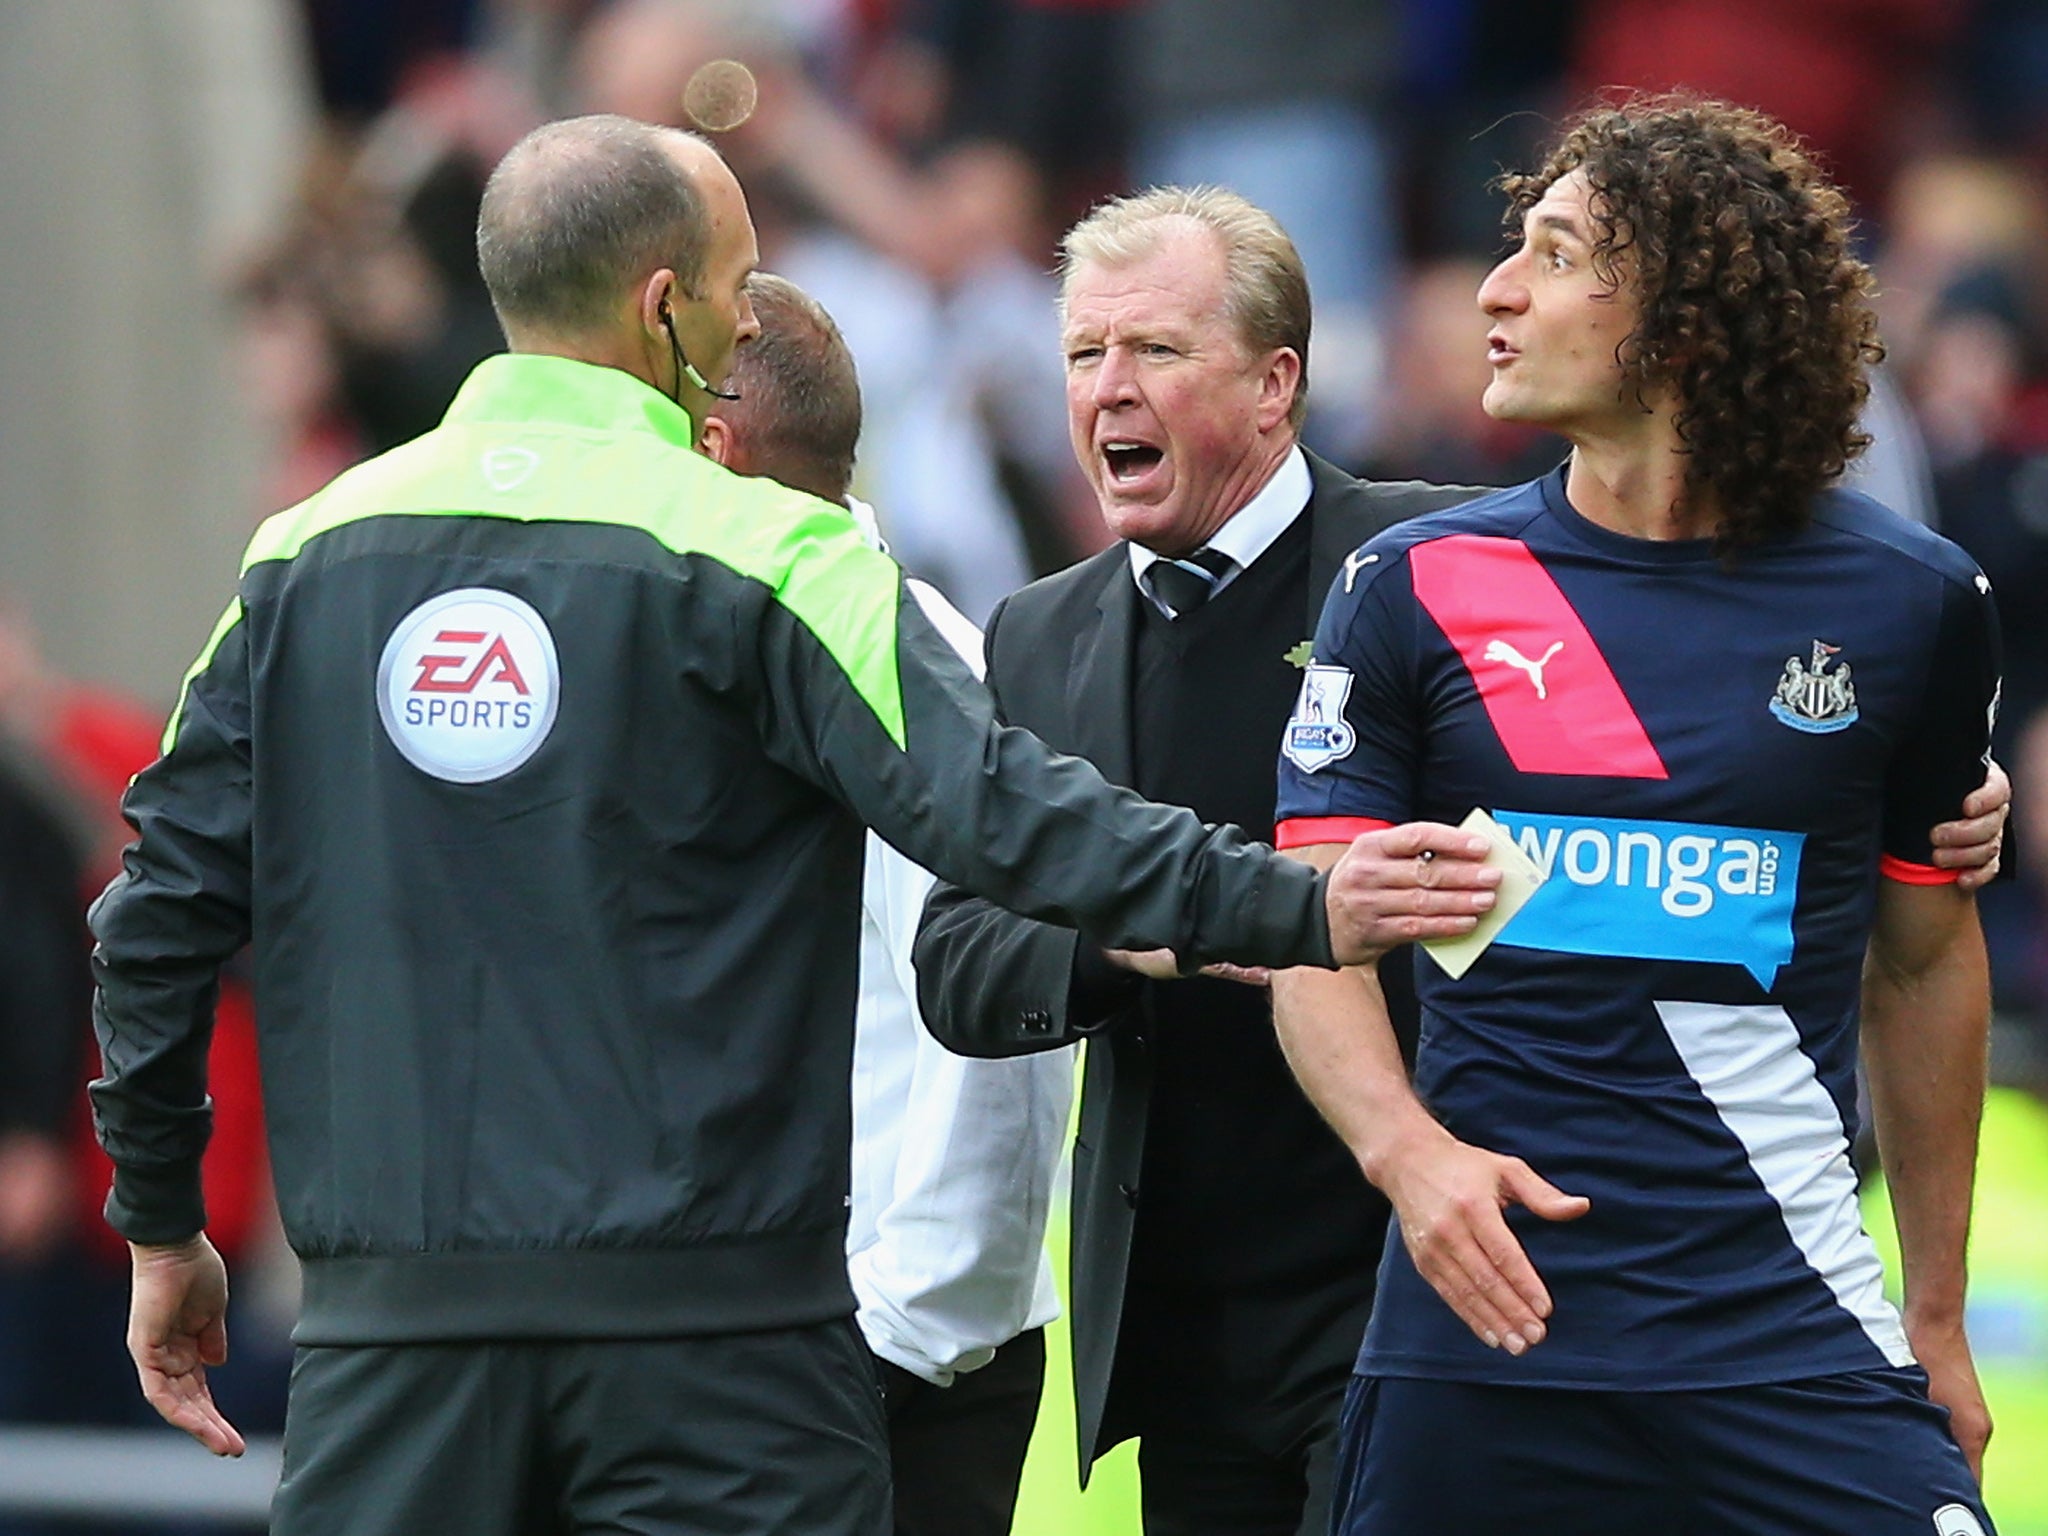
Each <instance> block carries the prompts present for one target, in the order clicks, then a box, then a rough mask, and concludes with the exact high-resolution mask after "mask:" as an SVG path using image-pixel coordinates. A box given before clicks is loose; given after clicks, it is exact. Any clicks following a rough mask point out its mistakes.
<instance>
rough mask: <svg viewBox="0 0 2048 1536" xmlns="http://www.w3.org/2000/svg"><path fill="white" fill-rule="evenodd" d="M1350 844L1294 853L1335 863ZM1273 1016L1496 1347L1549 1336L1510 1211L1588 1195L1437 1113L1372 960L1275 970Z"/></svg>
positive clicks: (1443, 1287)
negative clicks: (1455, 1128) (1464, 1137)
mask: <svg viewBox="0 0 2048 1536" xmlns="http://www.w3.org/2000/svg"><path fill="white" fill-rule="evenodd" d="M1339 852H1341V849H1339V848H1337V847H1335V846H1328V845H1326V846H1323V847H1319V848H1301V849H1296V850H1293V851H1292V854H1293V856H1294V857H1297V858H1301V859H1304V860H1305V861H1307V862H1310V863H1319V864H1322V865H1324V866H1325V867H1327V865H1328V864H1329V863H1330V862H1332V861H1334V859H1335V858H1336V856H1337V855H1338V853H1339ZM1273 1015H1274V1020H1275V1024H1276V1027H1277V1028H1278V1030H1279V1035H1280V1045H1281V1049H1282V1050H1283V1051H1284V1052H1285V1053H1286V1056H1287V1061H1288V1065H1289V1066H1290V1067H1291V1068H1292V1069H1293V1071H1294V1074H1295V1076H1296V1077H1297V1078H1298V1079H1299V1080H1300V1082H1301V1085H1302V1089H1303V1091H1304V1092H1306V1093H1307V1094H1308V1096H1309V1099H1310V1101H1311V1102H1312V1103H1314V1104H1315V1106H1316V1108H1317V1109H1318V1110H1320V1111H1321V1112H1322V1114H1323V1117H1324V1118H1325V1119H1326V1120H1328V1121H1329V1122H1330V1125H1331V1126H1332V1128H1334V1129H1335V1130H1336V1132H1337V1134H1338V1135H1339V1136H1341V1137H1342V1138H1343V1139H1344V1142H1345V1144H1346V1145H1347V1146H1349V1147H1350V1148H1351V1151H1352V1155H1353V1156H1355V1157H1356V1158H1357V1159H1358V1163H1359V1166H1360V1168H1362V1169H1363V1170H1364V1172H1365V1175H1366V1177H1367V1178H1368V1179H1370V1180H1371V1181H1372V1182H1373V1183H1374V1184H1375V1185H1377V1186H1378V1187H1379V1188H1380V1189H1381V1190H1382V1191H1383V1192H1384V1193H1385V1194H1386V1196H1387V1199H1388V1201H1389V1203H1391V1204H1392V1205H1393V1207H1394V1212H1395V1216H1396V1218H1397V1219H1398V1220H1399V1222H1400V1226H1401V1241H1402V1243H1403V1244H1404V1245H1405V1246H1406V1248H1407V1250H1408V1254H1409V1257H1410V1258H1411V1259H1413V1260H1414V1262H1415V1267H1416V1269H1417V1270H1418V1271H1419V1272H1420V1273H1421V1275H1422V1277H1423V1278H1424V1279H1425V1280H1427V1281H1428V1282H1429V1283H1430V1285H1431V1286H1432V1287H1433V1288H1434V1289H1435V1290H1436V1292H1437V1294H1438V1295H1440V1296H1442V1297H1443V1299H1444V1301H1445V1302H1446V1304H1448V1305H1449V1306H1450V1308H1451V1310H1452V1311H1454V1312H1456V1313H1457V1314H1458V1317H1459V1318H1460V1319H1461V1320H1462V1321H1463V1322H1464V1323H1465V1325H1466V1326H1467V1327H1468V1328H1470V1329H1471V1330H1472V1331H1473V1333H1474V1334H1476V1335H1477V1336H1478V1337H1479V1338H1480V1339H1481V1340H1482V1341H1484V1342H1485V1343H1486V1344H1487V1345H1488V1346H1489V1347H1491V1348H1504V1349H1506V1350H1507V1351H1508V1352H1509V1353H1510V1354H1515V1355H1519V1354H1521V1353H1522V1352H1523V1351H1525V1350H1527V1349H1529V1348H1531V1347H1533V1346H1534V1345H1536V1344H1538V1343H1540V1342H1542V1339H1543V1336H1544V1333H1545V1328H1544V1322H1543V1320H1544V1319H1545V1318H1547V1317H1548V1316H1549V1315H1550V1310H1551V1304H1550V1294H1549V1292H1548V1291H1547V1290H1546V1289H1545V1288H1544V1286H1543V1282H1542V1280H1541V1279H1540V1278H1539V1277H1538V1276H1537V1274H1536V1270H1535V1267H1534V1266H1533V1265H1532V1264H1530V1262H1529V1259H1528V1255H1527V1254H1526V1253H1524V1252H1523V1250H1522V1246H1521V1244H1520V1243H1519V1242H1518V1241H1516V1239H1515V1236H1514V1233H1513V1232H1512V1231H1510V1230H1509V1228H1508V1225H1507V1221H1506V1219H1505V1217H1504V1216H1503V1214H1502V1212H1503V1211H1504V1210H1505V1208H1506V1207H1507V1206H1508V1205H1509V1204H1510V1203H1519V1204H1522V1205H1526V1206H1528V1207H1529V1208H1530V1209H1531V1210H1533V1211H1535V1212H1536V1213H1537V1214H1539V1215H1541V1216H1544V1217H1546V1218H1548V1219H1550V1220H1554V1221H1557V1220H1570V1219H1572V1218H1573V1217H1575V1216H1579V1215H1581V1214H1583V1213H1584V1211H1585V1209H1586V1202H1585V1201H1584V1200H1581V1199H1577V1198H1574V1197H1572V1196H1569V1195H1565V1194H1563V1193H1562V1192H1560V1191H1559V1190H1557V1189H1555V1188H1553V1187H1552V1186H1551V1185H1549V1184H1548V1183H1546V1182H1545V1181H1544V1180H1543V1179H1541V1178H1540V1177H1538V1176H1537V1175H1536V1173H1535V1172H1534V1171H1533V1170H1531V1169H1530V1167H1529V1166H1528V1164H1526V1163H1524V1162H1523V1161H1522V1160H1521V1159H1520V1158H1516V1157H1504V1156H1501V1155H1499V1154H1497V1153H1493V1152H1489V1151H1486V1150H1485V1149H1484V1148H1480V1147H1474V1146H1469V1145H1467V1144H1466V1143H1464V1142H1462V1141H1459V1140H1458V1139H1457V1138H1456V1137H1455V1136H1453V1135H1451V1133H1450V1132H1449V1131H1447V1130H1445V1129H1444V1128H1443V1127H1442V1126H1441V1125H1439V1124H1438V1123H1437V1122H1436V1120H1435V1118H1434V1117H1432V1116H1431V1115H1430V1113H1429V1111H1428V1110H1427V1109H1426V1108H1425V1107H1424V1105H1423V1104H1422V1102H1421V1100H1420V1099H1418V1098H1417V1097H1416V1095H1415V1091H1414V1089H1413V1088H1412V1087H1411V1086H1410V1085H1409V1082H1408V1074H1407V1068H1406V1066H1405V1065H1404V1064H1403V1062H1402V1060H1401V1053H1400V1048H1399V1047H1398V1046H1397V1045H1396V1043H1395V1039H1394V1030H1393V1025H1392V1023H1391V1022H1390V1021H1389V1019H1388V1017H1387V1007H1386V1000H1385V998H1384V997H1383V996H1382V995H1381V993H1380V987H1379V978H1378V977H1377V976H1376V975H1375V974H1374V973H1373V972H1372V971H1371V970H1370V969H1369V968H1358V969H1352V970H1344V971H1335V972H1332V971H1318V970H1293V971H1280V972H1276V973H1275V974H1274V976H1273Z"/></svg>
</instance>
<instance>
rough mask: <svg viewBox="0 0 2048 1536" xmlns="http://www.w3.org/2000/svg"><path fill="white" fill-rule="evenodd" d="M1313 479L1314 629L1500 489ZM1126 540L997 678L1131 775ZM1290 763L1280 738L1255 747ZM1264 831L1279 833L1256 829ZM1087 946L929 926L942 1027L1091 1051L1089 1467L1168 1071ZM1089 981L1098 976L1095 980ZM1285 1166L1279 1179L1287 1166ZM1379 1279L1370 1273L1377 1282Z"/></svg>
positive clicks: (930, 998) (1029, 630) (1084, 1429)
mask: <svg viewBox="0 0 2048 1536" xmlns="http://www.w3.org/2000/svg"><path fill="white" fill-rule="evenodd" d="M1309 467H1310V472H1311V476H1312V481H1313V490H1312V492H1311V494H1310V497H1309V504H1308V513H1307V515H1308V516H1309V517H1310V518H1311V519H1312V520H1313V522H1312V527H1311V531H1310V554H1309V579H1308V590H1307V591H1305V592H1303V593H1302V626H1303V627H1302V633H1303V634H1304V635H1313V634H1314V633H1315V629H1316V622H1317V620H1318V619H1319V618H1320V617H1321V614H1322V607H1323V598H1324V595H1325V594H1326V593H1327V592H1328V591H1329V587H1330V582H1331V580H1332V579H1333V578H1334V577H1335V575H1336V573H1337V572H1338V570H1339V569H1341V567H1342V565H1343V561H1344V557H1345V556H1346V555H1348V554H1350V553H1351V552H1352V551H1353V550H1355V549H1356V548H1357V547H1358V546H1359V545H1361V544H1363V543H1364V542H1365V541H1366V540H1368V539H1370V538H1371V537H1372V536H1373V535H1374V534H1376V533H1378V532H1380V530H1382V529H1383V528H1386V527H1389V526H1391V525H1392V524H1394V523H1396V522H1398V521H1400V520H1401V519H1402V518H1405V517H1411V516H1414V515H1415V514H1417V513H1421V512H1428V511H1434V510H1435V509H1437V508H1439V507H1447V506H1455V505H1457V504H1458V503H1460V502H1463V501H1469V500H1471V499H1472V498H1473V497H1475V496H1478V495H1482V494H1484V492H1483V491H1482V490H1478V489H1467V488H1448V487H1443V486H1433V485H1425V484H1423V483H1421V482H1419V481H1407V482H1401V483H1398V484H1397V483H1378V484H1375V483H1371V482H1367V481H1361V480H1356V479H1353V478H1352V477H1351V476H1349V475H1347V474H1345V473H1343V471H1341V470H1338V469H1336V468H1334V467H1332V466H1331V465H1329V464H1326V463H1324V462H1323V461H1322V460H1320V459H1317V458H1316V457H1315V456H1314V455H1310V456H1309ZM1129 560H1130V557H1129V555H1128V554H1127V552H1126V551H1125V548H1124V546H1123V545H1121V544H1118V545H1116V546H1114V547H1113V548H1110V549H1106V550H1104V551H1103V552H1102V553H1100V554H1098V555H1095V556H1093V557H1092V558H1090V559H1087V560H1084V561H1082V562H1081V563H1080V564H1078V565H1075V566H1072V567H1069V568H1068V569H1067V570H1064V571H1061V572H1059V573H1058V574H1057V575H1053V576H1048V577H1046V578H1045V579H1044V580H1042V581H1036V582H1033V583H1032V584H1031V585H1030V586H1028V587H1026V588H1024V589H1023V590H1022V591H1021V592H1017V593H1015V594H1013V595H1012V596H1010V597H1008V598H1006V599H1004V601H1003V602H1002V603H1001V604H1000V605H998V607H997V608H996V610H995V612H994V613H993V614H991V615H990V617H989V622H988V632H987V633H988V639H987V650H988V682H989V687H990V689H991V690H992V691H993V693H994V694H995V697H996V706H997V711H998V713H999V714H1000V715H1001V716H1002V718H1003V719H1005V720H1006V721H1008V722H1009V723H1010V724H1012V725H1019V726H1023V727H1025V728H1027V729H1029V730H1031V731H1034V732H1036V733H1037V734H1038V735H1039V736H1041V737H1043V738H1044V739H1045V740H1046V741H1047V742H1049V743H1050V744H1051V745H1052V746H1054V747H1056V748H1058V749H1059V750H1061V751H1063V752H1072V753H1076V754H1078V755H1080V756H1082V757H1086V758H1088V759H1089V760H1090V761H1092V762H1093V763H1094V764H1095V766H1096V767H1098V768H1099V769H1101V770H1102V772H1103V774H1104V775H1105V776H1106V777H1107V778H1109V779H1110V781H1111V782H1113V783H1117V784H1125V785H1128V784H1130V783H1131V780H1132V763H1131V697H1130V656H1131V646H1132V631H1133V626H1134V624H1135V623H1136V622H1137V618H1138V610H1137V604H1138V603H1139V602H1141V601H1143V599H1142V598H1140V597H1139V595H1138V592H1137V588H1136V585H1135V584H1134V583H1133V582H1132V580H1131V573H1130V563H1129ZM1247 747H1248V748H1249V749H1250V750H1254V751H1260V752H1263V753H1265V754H1266V755H1267V756H1269V757H1274V758H1276V759H1277V755H1278V751H1279V744H1278V743H1277V742H1259V743H1248V744H1247ZM1251 830H1252V832H1253V835H1254V836H1265V835H1267V830H1268V829H1265V828H1253V829H1251ZM1082 943H1083V941H1082V940H1081V939H1080V937H1079V936H1078V935H1077V934H1076V933H1075V932H1074V931H1073V930H1072V929H1068V928H1056V927H1053V926H1051V925H1049V924H1045V923H1038V922H1033V921H1030V920H1029V919H1026V918H1021V917H1017V916H1015V915H1014V914H1012V913H1010V912H1008V911H1006V910H1004V909H1003V908H1001V907H998V906H996V905H994V904H993V903H991V902H988V901H984V900H982V899H981V898H979V897H975V896H970V895H968V894H967V893H966V892H964V891H961V890H958V889H956V888H954V887H950V886H946V885H944V884H943V883H942V884H941V885H940V886H939V887H938V888H937V889H936V890H935V891H934V892H933V894H932V897H931V900H930V902H929V903H928V904H927V906H926V909H925V917H924V925H923V928H922V930H921V931H920V933H919V935H918V942H917V971H918V995H919V1001H920V1004H921V1006H922V1011H923V1014H924V1018H925V1022H926V1024H927V1025H928V1026H929V1027H930V1029H931V1031H932V1033H933V1034H935V1035H936V1036H937V1037H938V1038H939V1039H940V1040H941V1041H942V1042H944V1043H945V1044H946V1045H947V1046H949V1047H950V1048H951V1049H953V1050H955V1051H958V1052H960V1053H961V1054H963V1055H968V1056H1015V1055H1023V1054H1027V1053H1029V1052H1032V1051H1042V1050H1050V1049H1053V1048H1055V1047H1058V1046H1063V1045H1070V1044H1072V1043H1073V1042H1074V1041H1076V1040H1079V1039H1083V1038H1092V1039H1093V1041H1094V1043H1093V1045H1091V1047H1090V1048H1089V1051H1088V1059H1087V1066H1086V1069H1085V1072H1084V1076H1083V1081H1082V1088H1081V1127H1080V1136H1079V1140H1078V1141H1077V1143H1076V1145H1075V1148H1074V1228H1073V1262H1072V1273H1071V1283H1070V1284H1069V1286H1068V1295H1069V1301H1070V1306H1071V1309H1072V1314H1073V1337H1074V1398H1075V1410H1076V1413H1077V1416H1078V1422H1079V1430H1080V1450H1081V1470H1082V1478H1083V1480H1084V1481H1085V1480H1086V1477H1087V1471H1088V1467H1089V1465H1090V1464H1091V1463H1092V1462H1093V1461H1094V1459H1095V1458H1096V1456H1098V1455H1100V1454H1101V1453H1102V1452H1103V1451H1105V1450H1107V1449H1108V1448H1109V1447H1108V1446H1106V1445H1099V1444H1098V1443H1097V1442H1098V1441H1099V1440H1100V1439H1101V1438H1102V1430H1103V1411H1104V1406H1105V1403H1106V1401H1107V1398H1108V1392H1109V1378H1110V1370H1111V1367H1112V1366H1113V1364H1114V1363H1115V1358H1116V1343H1117V1332H1118V1327H1119V1324H1120V1321H1121V1317H1122V1312H1123V1301H1124V1286H1125V1275H1126V1271H1127V1268H1128V1264H1129V1257H1130V1247H1131V1225H1132V1220H1133V1214H1132V1213H1133V1209H1134V1206H1135V1191H1136V1189H1137V1185H1138V1171H1139V1165H1140V1163H1141V1161H1142V1159H1143V1155H1144V1145H1145V1122H1146V1116H1147V1109H1148V1106H1149V1103H1150V1098H1151V1090H1152V1066H1151V1062H1150V1060H1149V1058H1148V1055H1147V1050H1146V1045H1145V1040H1144V1033H1145V1027H1146V1026H1147V1025H1149V1023H1150V1015H1151V1010H1152V1007H1153V1001H1154V989H1153V988H1151V987H1149V986H1131V987H1127V988H1124V989H1122V992H1121V996H1122V998H1123V999H1124V1001H1123V1003H1122V1005H1121V1006H1118V1007H1115V1008H1114V1009H1113V1010H1112V1011H1110V1012H1109V1013H1107V1014H1105V1015H1103V1016H1100V1017H1086V1016H1076V1014H1077V1012H1081V1013H1085V1012H1087V1011H1088V1010H1086V1009H1085V1008H1084V1009H1081V1010H1074V1009H1070V1007H1069V1004H1070V1001H1072V1000H1073V997H1074V994H1075V991H1076V988H1075V964H1076V956H1077V953H1080V954H1081V955H1082V964H1083V965H1084V967H1086V966H1087V965H1088V963H1089V962H1088V955H1087V953H1083V952H1082V951H1081V948H1080V946H1081V944H1082ZM1084 990H1085V989H1084ZM1282 1172H1283V1171H1282V1170H1275V1177H1276V1178H1277V1177H1280V1176H1282ZM1367 1278H1368V1280H1369V1277H1367Z"/></svg>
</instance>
